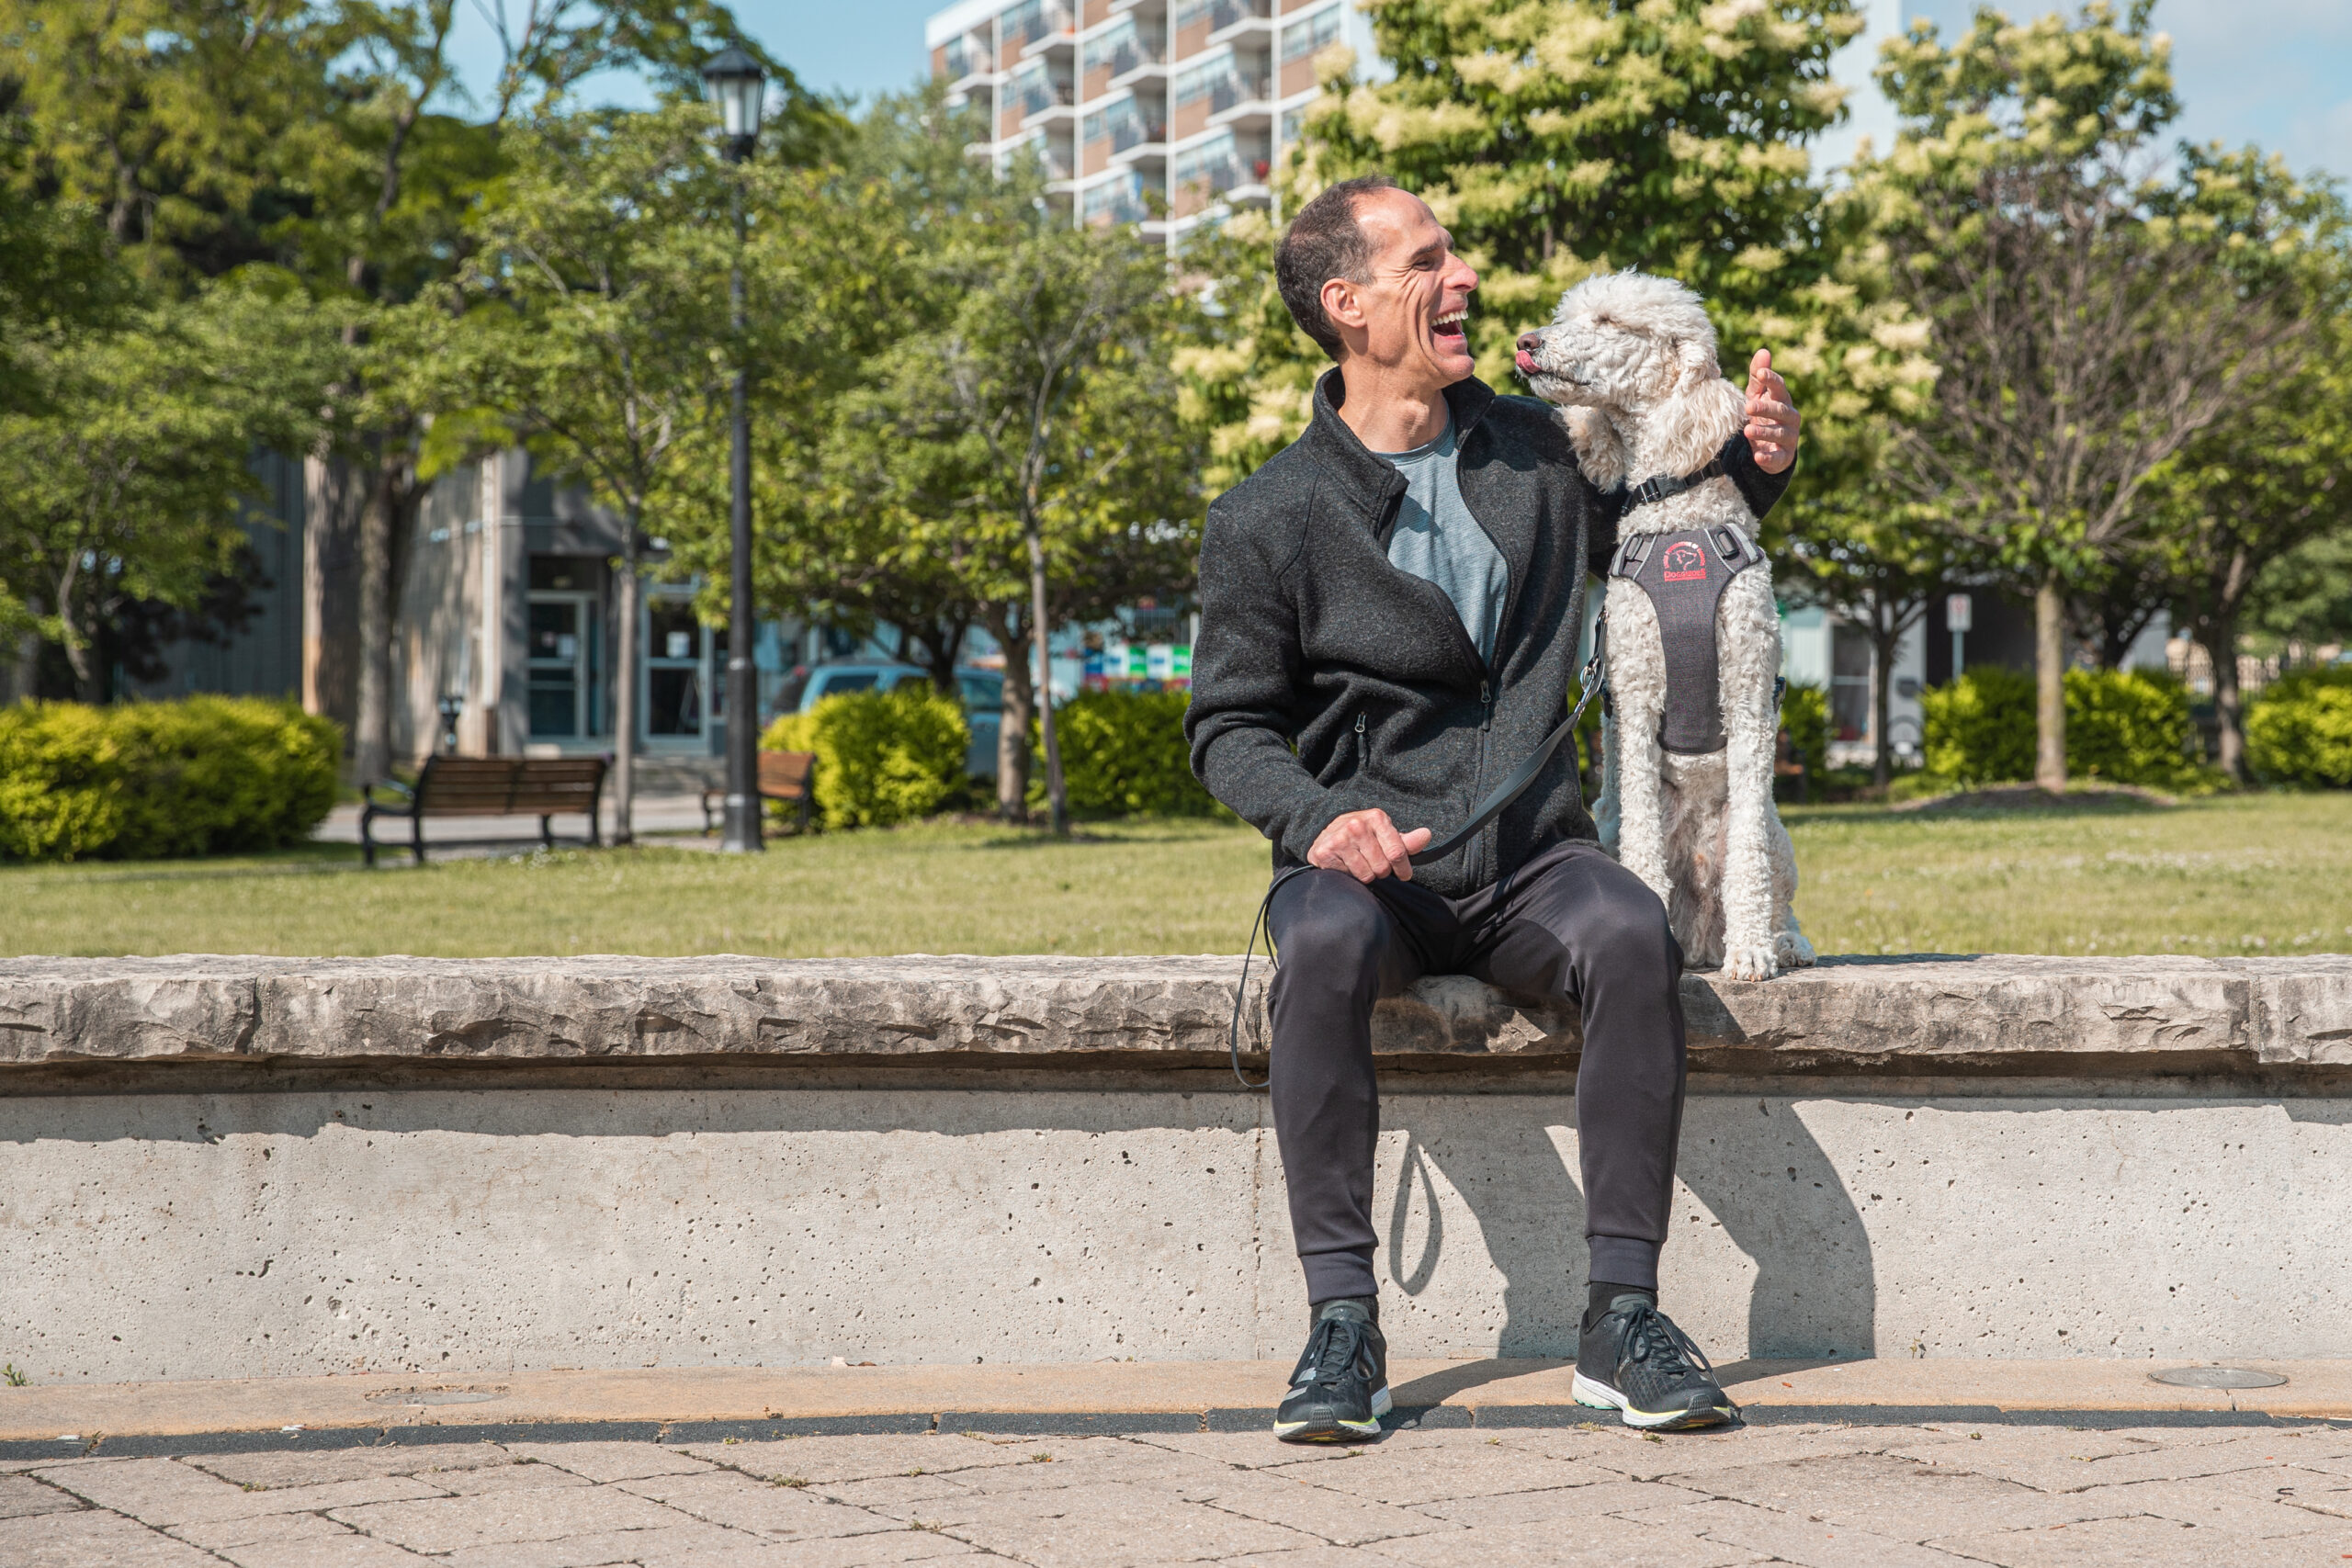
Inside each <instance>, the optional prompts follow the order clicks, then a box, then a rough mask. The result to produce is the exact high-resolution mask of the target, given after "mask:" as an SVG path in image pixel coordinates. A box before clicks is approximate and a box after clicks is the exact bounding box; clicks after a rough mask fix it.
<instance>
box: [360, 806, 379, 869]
mask: <svg viewBox="0 0 2352 1568" xmlns="http://www.w3.org/2000/svg"><path fill="white" fill-rule="evenodd" d="M375 827H376V807H375V805H374V803H372V802H370V803H369V804H368V805H367V806H365V807H361V808H360V812H359V858H360V859H361V860H363V861H365V862H366V863H367V864H368V869H369V870H370V871H373V870H374V869H375V867H376V833H375Z"/></svg>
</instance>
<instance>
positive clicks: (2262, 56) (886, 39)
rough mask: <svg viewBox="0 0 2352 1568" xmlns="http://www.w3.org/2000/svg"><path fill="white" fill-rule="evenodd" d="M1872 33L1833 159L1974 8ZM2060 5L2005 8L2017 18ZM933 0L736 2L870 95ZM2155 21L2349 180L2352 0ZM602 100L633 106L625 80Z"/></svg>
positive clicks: (1924, 4)
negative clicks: (1920, 43)
mask: <svg viewBox="0 0 2352 1568" xmlns="http://www.w3.org/2000/svg"><path fill="white" fill-rule="evenodd" d="M1861 3H1865V4H1867V6H1868V8H1869V16H1870V19H1871V30H1870V32H1869V34H1867V35H1865V37H1864V39H1860V40H1858V41H1857V43H1856V44H1855V45H1854V46H1852V47H1850V48H1849V49H1848V50H1847V51H1846V53H1845V55H1844V56H1843V57H1841V59H1840V60H1839V62H1838V75H1839V77H1840V78H1841V79H1842V80H1845V81H1848V82H1849V83H1851V84H1853V85H1856V86H1857V87H1858V88H1859V89H1860V91H1858V92H1857V93H1856V94H1855V96H1853V98H1852V99H1850V100H1849V102H1850V104H1851V106H1852V107H1853V109H1854V115H1853V118H1852V121H1851V123H1850V124H1849V126H1848V127H1847V128H1846V129H1845V130H1843V131H1841V132H1838V133H1837V134H1836V135H1834V136H1833V137H1832V138H1830V139H1829V141H1828V142H1827V143H1826V145H1825V146H1824V148H1823V149H1822V150H1821V156H1822V159H1823V161H1824V162H1828V163H1835V162H1837V161H1838V160H1840V159H1841V158H1842V157H1843V156H1844V155H1845V153H1846V152H1849V150H1850V149H1851V147H1852V144H1853V139H1854V137H1855V136H1857V135H1860V134H1865V133H1867V134H1870V135H1871V136H1873V137H1874V138H1876V139H1877V140H1878V141H1880V142H1881V144H1882V145H1883V142H1884V141H1885V140H1886V138H1887V137H1888V136H1889V135H1890V134H1891V132H1892V130H1893V127H1894V119H1893V117H1892V114H1891V113H1890V112H1889V110H1888V109H1887V107H1886V104H1885V102H1884V100H1883V99H1881V98H1879V97H1878V96H1877V90H1876V88H1874V87H1872V86H1871V85H1870V80H1869V76H1870V65H1871V58H1872V56H1873V55H1874V54H1875V52H1876V44H1877V40H1878V39H1883V38H1886V37H1889V36H1891V35H1892V34H1894V32H1895V31H1897V30H1898V29H1899V28H1902V27H1903V26H1904V25H1905V24H1906V23H1908V22H1909V21H1910V20H1911V19H1912V18H1914V17H1927V18H1928V20H1930V21H1933V22H1935V23H1937V24H1938V25H1939V26H1940V27H1942V28H1944V29H1945V30H1946V32H1947V33H1949V32H1950V31H1951V29H1952V28H1955V27H1957V26H1960V25H1962V24H1963V23H1964V22H1965V21H1966V19H1967V17H1968V16H1969V15H1970V13H1971V12H1972V10H1973V6H1972V5H1971V4H1969V0H1861ZM2056 8H2057V7H2056V6H2052V5H2048V4H2040V3H2036V0H2024V3H2022V4H2012V5H2011V6H2009V7H2008V9H2009V10H2010V12H2011V14H2013V15H2030V14H2036V13H2039V12H2042V11H2049V10H2054V9H2056ZM936 9H938V0H735V14H736V15H737V16H738V17H741V18H742V20H743V23H744V25H745V26H746V27H747V28H750V29H751V31H752V33H753V34H754V35H755V36H757V37H759V38H760V39H763V40H765V41H766V43H767V45H768V47H769V48H770V50H771V51H774V52H775V53H776V54H778V55H779V56H781V57H782V58H783V59H784V60H785V61H786V62H787V63H789V64H790V65H791V66H792V67H793V69H794V70H795V71H797V72H798V73H799V74H800V77H801V79H802V80H803V81H805V82H807V83H809V85H812V86H816V87H827V88H842V89H845V90H848V91H850V92H854V93H860V94H865V93H873V92H876V91H881V90H885V89H889V88H895V87H903V86H905V85H908V84H909V83H910V82H912V81H913V80H914V79H915V77H916V76H917V75H918V74H919V73H920V72H921V70H922V62H923V47H922V24H923V19H924V18H925V17H928V16H929V15H930V14H931V13H932V12H933V11H934V10H936ZM459 12H460V15H461V17H463V18H464V21H465V30H464V31H463V32H462V33H461V35H460V39H459V46H460V56H461V61H462V63H463V66H464V69H465V72H466V75H467V78H468V80H469V82H473V83H478V84H487V83H488V82H489V81H490V80H491V79H492V77H493V76H494V75H495V73H496V71H497V65H498V55H497V50H496V47H495V45H494V43H493V42H492V37H491V34H490V32H489V29H488V28H486V27H484V26H483V25H482V24H481V18H480V17H479V16H478V15H477V14H476V13H475V11H474V8H473V6H470V5H469V6H460V7H459ZM2156 23H2157V25H2158V26H2159V27H2161V28H2165V30H2166V31H2168V32H2169V33H2171V34H2172V37H2173V61H2174V69H2175V73H2176V78H2177V81H2178V83H2179V86H2180V92H2181V96H2182V98H2183V100H2184V101H2185V103H2186V104H2187V112H2186V113H2185V114H2184V116H2183V117H2182V120H2181V123H2180V127H2179V129H2180V131H2181V134H2183V135H2185V136H2188V137H2191V138H2193V139H2195V140H2198V141H2206V140H2210V139H2212V138H2215V137H2218V138H2220V139H2222V140H2223V141H2229V142H2232V143H2237V142H2243V141H2258V142H2260V143H2261V144H2262V145H2264V146H2265V147H2267V148H2270V149H2272V150H2274V151H2277V152H2284V153H2285V154H2286V155H2287V158H2288V161H2289V163H2290V164H2292V165H2293V166H2294V167H2295V168H2296V170H2298V171H2299V172H2309V171H2311V170H2312V169H2318V168H2324V169H2326V170H2328V171H2329V172H2331V173H2333V174H2335V175H2339V176H2343V177H2346V178H2352V0H2159V4H2158V6H2157V7H2156ZM599 87H600V89H601V94H600V96H604V97H605V98H608V99H611V100H613V101H621V102H626V101H630V100H632V99H634V98H636V97H638V96H640V95H639V94H638V93H637V92H635V91H633V90H632V86H631V85H630V84H628V83H627V82H618V81H616V82H606V83H603V84H599Z"/></svg>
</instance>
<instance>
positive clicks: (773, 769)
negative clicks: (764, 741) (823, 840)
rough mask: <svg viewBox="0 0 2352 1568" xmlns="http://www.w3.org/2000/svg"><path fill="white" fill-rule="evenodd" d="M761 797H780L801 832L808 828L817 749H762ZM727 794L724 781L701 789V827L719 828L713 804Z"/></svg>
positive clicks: (813, 801)
mask: <svg viewBox="0 0 2352 1568" xmlns="http://www.w3.org/2000/svg"><path fill="white" fill-rule="evenodd" d="M759 790H760V798H761V799H762V800H778V801H782V802H783V803H784V804H786V806H789V807H792V811H793V817H794V819H795V825H796V826H797V827H798V829H800V830H801V831H802V832H804V833H805V832H807V831H808V830H809V818H810V816H811V815H812V814H813V813H814V811H815V808H816V804H817V753H816V752H814V751H763V752H761V753H760V783H759ZM726 798H727V787H726V786H725V785H724V784H713V785H712V786H711V787H710V788H708V789H707V790H704V791H703V792H702V830H703V832H704V833H705V834H709V833H713V832H716V831H717V830H718V815H717V814H716V812H715V811H714V810H713V807H714V806H715V804H716V803H717V802H718V801H722V800H724V799H726Z"/></svg>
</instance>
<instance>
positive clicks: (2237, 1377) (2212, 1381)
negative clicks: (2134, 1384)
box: [2148, 1367, 2287, 1388]
mask: <svg viewBox="0 0 2352 1568" xmlns="http://www.w3.org/2000/svg"><path fill="white" fill-rule="evenodd" d="M2148 1376H2149V1377H2151V1378H2153V1379H2154V1380H2155V1381H2156V1382H2165V1383H2170V1384H2172V1386H2173V1387H2175V1388H2277V1387H2278V1385H2279V1384H2280V1383H2282V1382H2286V1381H2287V1380H2286V1379H2285V1378H2282V1377H2280V1376H2279V1375H2278V1373H2276V1372H2251V1371H2246V1370H2245V1368H2244V1367H2175V1368H2174V1369H2173V1370H2172V1371H2168V1372H2150V1373H2149V1374H2148Z"/></svg>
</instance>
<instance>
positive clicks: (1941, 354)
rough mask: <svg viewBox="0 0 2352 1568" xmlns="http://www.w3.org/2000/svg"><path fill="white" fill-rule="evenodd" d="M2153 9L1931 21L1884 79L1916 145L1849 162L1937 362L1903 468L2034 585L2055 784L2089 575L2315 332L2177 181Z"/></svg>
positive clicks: (1895, 469)
mask: <svg viewBox="0 0 2352 1568" xmlns="http://www.w3.org/2000/svg"><path fill="white" fill-rule="evenodd" d="M2148 14H2149V3H2148V0H2135V3H2134V4H2133V5H2132V6H2131V10H2130V11H2129V12H2128V13H2126V14H2125V15H2123V16H2121V17H2118V15H2117V13H2116V11H2115V10H2114V8H2113V7H2111V6H2109V5H2107V4H2105V3H2104V0H2094V3H2093V4H2091V5H2089V6H2086V8H2085V10H2084V11H2083V12H2082V13H2081V15H2080V16H2079V17H2075V18H2074V19H2071V20H2070V19H2067V18H2064V17H2055V16H2049V17H2040V18H2037V19H2036V20H2034V21H2031V22H2030V23H2023V24H2013V23H2011V22H2009V21H2008V20H2007V18H2006V17H2002V16H2001V15H1999V14H1998V13H1996V12H1994V11H1991V10H1980V11H1978V12H1977V14H1976V17H1975V20H1974V22H1973V25H1972V26H1971V27H1970V28H1968V30H1967V31H1966V32H1964V33H1963V34H1962V35H1961V36H1959V37H1958V38H1956V39H1953V40H1952V41H1951V43H1950V44H1949V45H1947V44H1945V43H1944V42H1942V41H1941V40H1940V39H1939V36H1938V34H1937V32H1936V30H1935V28H1933V27H1931V26H1928V25H1927V24H1924V23H1922V24H1917V25H1915V26H1914V28H1913V29H1912V31H1911V32H1910V34H1909V35H1908V36H1907V37H1905V38H1904V39H1897V40H1894V41H1893V42H1891V43H1889V44H1888V45H1887V46H1886V48H1885V50H1884V51H1883V55H1882V63H1881V65H1880V68H1879V73H1878V75H1879V81H1880V83H1881V84H1882V85H1883V86H1884V87H1885V89H1886V91H1887V93H1888V95H1889V96H1890V97H1892V98H1893V99H1894V104H1895V107H1896V108H1897V110H1898V112H1899V113H1900V115H1901V117H1902V130H1901V133H1900V135H1899V137H1898V139H1897V141H1896V144H1895V145H1894V148H1892V149H1891V150H1889V151H1888V152H1886V153H1885V154H1884V155H1883V156H1872V157H1864V158H1861V159H1859V160H1858V161H1857V163H1856V165H1855V167H1854V169H1853V172H1852V178H1853V194H1852V197H1851V200H1852V201H1853V202H1854V203H1855V204H1858V205H1859V206H1860V207H1861V208H1862V209H1865V210H1866V211H1867V213H1868V215H1869V220H1870V227H1871V230H1872V231H1874V232H1875V233H1876V234H1877V235H1878V236H1879V237H1880V238H1881V239H1882V240H1883V243H1884V244H1885V245H1886V247H1887V249H1888V250H1889V251H1890V252H1891V254H1892V262H1893V265H1892V267H1891V273H1890V276H1892V277H1893V278H1894V280H1895V281H1896V282H1897V284H1898V285H1899V286H1900V288H1901V289H1902V291H1903V292H1904V293H1905V296H1906V297H1907V298H1908V299H1909V302H1910V303H1911V304H1912V306H1913V308H1914V309H1915V310H1916V311H1917V314H1918V315H1920V316H1921V317H1923V318H1925V319H1926V320H1928V321H1931V322H1932V323H1933V329H1934V330H1933V339H1932V347H1931V350H1930V352H1931V353H1932V354H1933V356H1934V358H1935V360H1936V363H1937V365H1938V367H1939V378H1938V380H1937V383H1936V399H1935V405H1934V410H1933V412H1932V414H1931V415H1930V416H1929V417H1928V418H1926V419H1923V420H1921V421H1919V422H1917V423H1912V424H1905V425H1899V426H1896V427H1894V430H1893V433H1892V434H1893V435H1894V445H1893V447H1892V449H1891V454H1890V455H1891V456H1892V457H1893V458H1894V462H1893V463H1892V464H1890V466H1889V468H1888V476H1889V479H1890V481H1891V482H1893V483H1894V484H1896V485H1898V486H1900V487H1901V488H1903V489H1904V490H1906V491H1908V492H1909V494H1910V496H1911V498H1912V499H1913V500H1915V501H1917V502H1920V503H1922V504H1923V505H1924V506H1927V507H1928V508H1930V509H1932V511H1933V512H1934V513H1937V514H1939V515H1940V516H1942V517H1944V518H1946V519H1947V520H1948V521H1949V524H1950V525H1951V527H1952V529H1953V530H1954V531H1955V533H1956V534H1957V535H1958V536H1960V538H1961V540H1962V543H1963V544H1964V545H1965V546H1967V547H1971V548H1973V549H1977V550H1981V551H1982V552H1983V553H1984V554H1985V556H1986V557H1987V558H1990V559H1992V560H1994V561H1995V562H1996V563H1997V564H1998V565H2000V566H2001V567H2003V568H2004V569H2006V570H2007V572H2008V573H2009V575H2010V577H2011V579H2012V581H2016V582H2017V583H2018V584H2019V585H2020V586H2021V587H2023V588H2025V589H2026V590H2028V591H2030V592H2031V593H2032V594H2033V597H2034V605H2035V616H2034V618H2035V627H2036V635H2035V642H2036V649H2035V662H2036V668H2037V676H2038V685H2037V689H2038V699H2037V705H2036V706H2037V715H2036V719H2037V729H2038V734H2039V739H2038V744H2037V753H2036V754H2037V761H2036V769H2035V778H2036V780H2037V782H2038V783H2040V784H2041V785H2042V787H2044V788H2045V789H2052V790H2055V789H2063V788H2064V785H2065V780H2066V754H2065V719H2066V713H2065V704H2064V687H2063V684H2062V680H2061V677H2062V676H2063V674H2064V669H2065V665H2066V663H2067V658H2068V648H2067V637H2066V628H2065V616H2066V601H2067V597H2068V594H2069V591H2070V588H2072V587H2073V586H2074V585H2075V584H2077V583H2079V582H2082V581H2086V580H2087V579H2090V578H2092V577H2094V576H2095V575H2096V574H2097V572H2098V570H2100V569H2101V566H2102V563H2103V562H2106V561H2108V560H2109V559H2111V558H2112V557H2113V556H2114V555H2115V553H2116V552H2117V551H2119V550H2120V548H2121V547H2123V546H2124V545H2125V544H2126V543H2127V542H2128V541H2129V540H2130V539H2131V537H2132V536H2134V535H2135V534H2137V533H2138V532H2140V531H2141V530H2143V527H2144V526H2145V525H2146V523H2147V520H2148V518H2149V516H2150V515H2151V513H2152V507H2151V505H2150V500H2151V498H2150V496H2149V495H2148V493H2147V488H2148V486H2149V484H2150V482H2151V480H2152V479H2154V477H2155V476H2156V475H2157V474H2158V473H2159V471H2160V470H2161V469H2162V468H2163V467H2164V465H2165V464H2166V463H2167V462H2168V461H2170V460H2171V459H2173V458H2174V457H2177V455H2178V454H2179V453H2180V452H2181V450H2182V448H2183V447H2184V446H2185V445H2186V444H2188V442H2189V441H2190V440H2191V439H2193V438H2194V437H2195V436H2197V435H2198V434H2199V433H2200V432H2202V431H2204V430H2206V429H2207V428H2209V427H2210V426H2211V425H2212V424H2213V423H2215V421H2216V420H2218V419H2220V418H2221V417H2222V416H2223V415H2224V414H2225V413H2226V412H2228V411H2229V410H2230V409H2231V408H2232V407H2233V404H2235V403H2236V402H2237V401H2239V400H2241V399H2242V398H2243V397H2244V396H2245V389H2247V388H2248V387H2250V386H2251V385H2253V384H2255V383H2256V381H2257V380H2258V379H2259V378H2261V377H2263V376H2264V375H2266V374H2267V373H2269V371H2270V370H2271V368H2272V367H2274V366H2275V365H2276V364H2277V362H2278V356H2279V354H2280V353H2281V351H2282V350H2283V349H2285V348H2286V347H2287V346H2288V345H2289V344H2291V343H2292V341H2293V340H2294V339H2295V338H2296V337H2297V336H2298V335H2299V334H2300V333H2302V332H2303V331H2304V330H2305V329H2306V328H2307V326H2308V324H2309V318H2308V317H2307V315H2305V313H2304V311H2303V301H2302V299H2301V295H2300V294H2299V292H2298V291H2297V290H2296V289H2295V288H2292V287H2291V284H2290V281H2289V280H2286V279H2283V278H2280V277H2276V276H2271V277H2264V276H2261V275H2260V269H2259V268H2256V267H2253V266H2250V265H2247V264H2248V263H2249V262H2250V261H2251V260H2252V259H2253V254H2254V253H2255V252H2256V251H2257V250H2258V249H2259V248H2260V244H2261V241H2260V239H2259V238H2257V237H2254V236H2250V235H2248V234H2247V233H2245V231H2243V230H2242V229H2240V228H2237V227H2234V226H2233V224H2232V223H2231V222H2230V221H2229V220H2228V219H2227V215H2226V214H2224V213H2222V212H2220V211H2217V210H2215V209H2213V208H2212V207H2211V206H2210V205H2209V204H2207V203H2205V202H2204V201H2203V200H2202V199H2201V196H2200V192H2199V190H2198V189H2197V188H2196V187H2197V175H2196V174H2195V172H2194V171H2193V170H2192V171H2190V172H2189V173H2188V174H2187V175H2184V181H2185V183H2176V184H2171V185H2167V183H2166V182H2165V181H2164V180H2162V179H2160V178H2159V177H2158V175H2157V164H2158V163H2159V161H2160V159H2161V155H2162V152H2163V150H2162V149H2161V148H2160V147H2159V146H2158V145H2157V142H2156V138H2157V136H2158V135H2159V133H2160V132H2161V131H2162V130H2164V129H2165V126H2166V125H2167V124H2169V123H2170V121H2171V120H2172V118H2174V116H2175V114H2176V112H2177V103H2176V101H2175V98H2174V96H2173V87H2172V76H2171V71H2170V65H2169V49H2170V46H2169V43H2168V42H2167V40H2165V39H2164V38H2163V37H2162V36H2161V35H2157V34H2154V33H2152V32H2151V31H2150V30H2149V27H2148Z"/></svg>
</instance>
